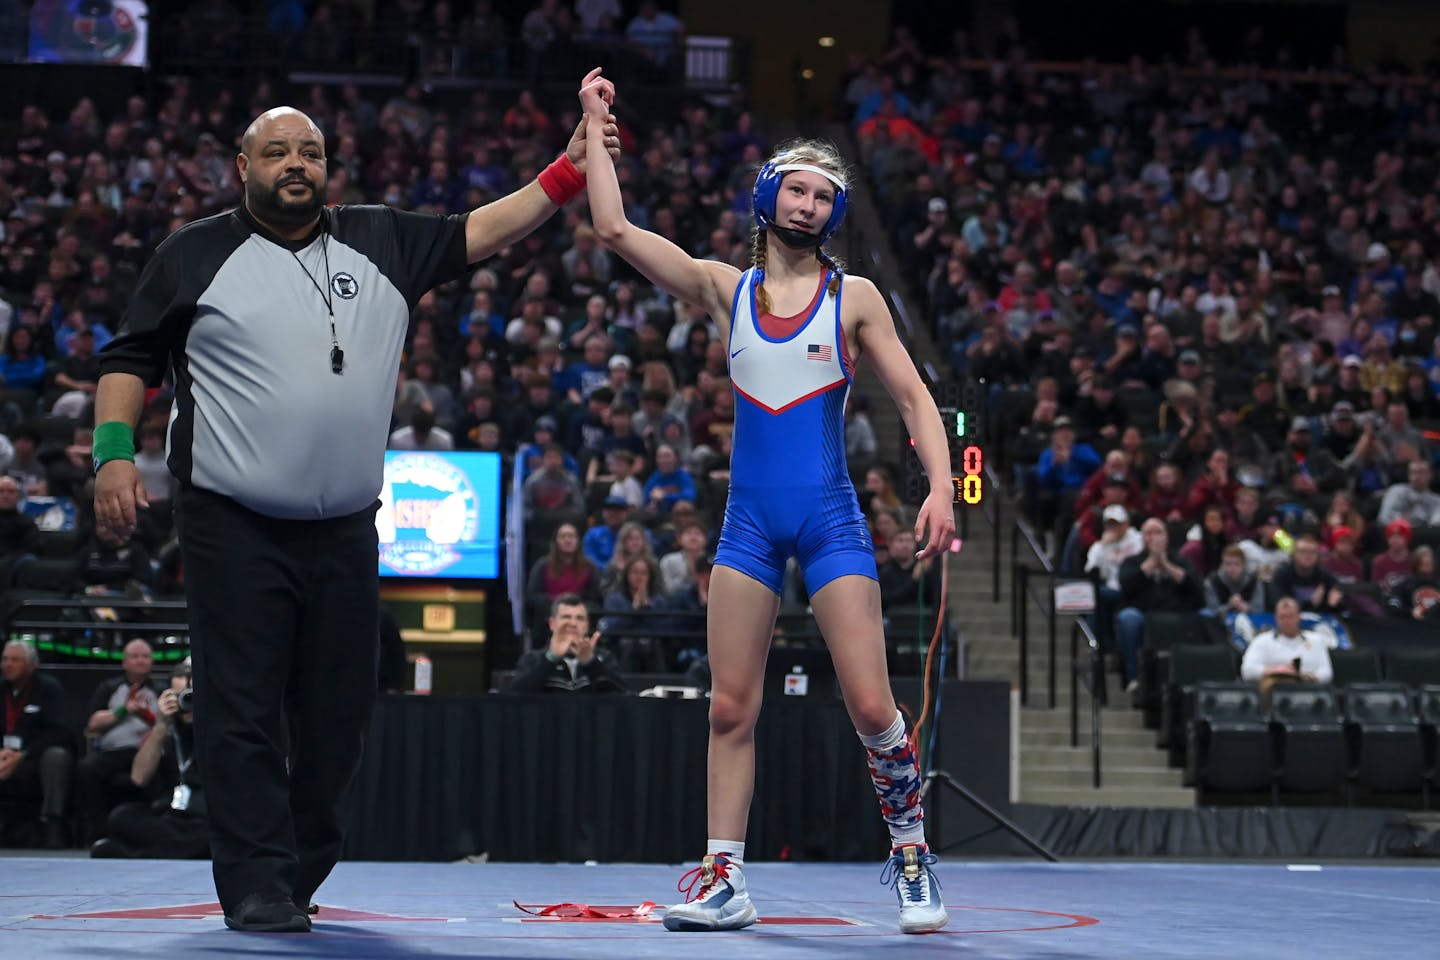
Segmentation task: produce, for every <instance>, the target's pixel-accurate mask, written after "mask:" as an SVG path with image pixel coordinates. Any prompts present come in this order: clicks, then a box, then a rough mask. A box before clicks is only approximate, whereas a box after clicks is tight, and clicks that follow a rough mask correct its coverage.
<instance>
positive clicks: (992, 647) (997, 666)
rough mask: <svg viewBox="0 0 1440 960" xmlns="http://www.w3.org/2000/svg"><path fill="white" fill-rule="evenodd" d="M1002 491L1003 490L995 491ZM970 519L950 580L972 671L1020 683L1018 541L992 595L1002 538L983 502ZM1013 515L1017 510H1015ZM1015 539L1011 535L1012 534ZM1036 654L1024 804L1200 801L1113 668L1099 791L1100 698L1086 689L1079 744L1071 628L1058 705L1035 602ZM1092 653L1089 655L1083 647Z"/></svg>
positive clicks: (1059, 652) (1031, 655) (1023, 725)
mask: <svg viewBox="0 0 1440 960" xmlns="http://www.w3.org/2000/svg"><path fill="white" fill-rule="evenodd" d="M994 493H995V494H996V495H1000V491H994ZM962 509H969V510H972V511H973V512H972V513H971V515H970V517H969V518H968V521H969V523H968V526H969V536H968V537H967V538H966V540H965V545H964V549H963V550H962V552H961V554H960V558H959V560H958V562H952V563H951V565H950V577H949V583H948V585H947V590H948V592H949V608H950V619H951V622H952V623H955V624H957V625H958V626H959V628H960V631H961V632H962V633H963V635H964V639H965V657H964V663H965V671H966V672H965V676H966V678H967V679H972V680H1007V681H1009V682H1011V683H1012V684H1014V685H1016V686H1017V687H1018V685H1019V677H1020V645H1019V641H1017V640H1015V639H1014V638H1013V637H1012V636H1011V635H1010V602H1011V595H1010V583H1009V580H1010V576H1009V566H1010V555H1009V552H1008V551H1009V543H1008V542H1002V543H1001V547H1002V551H1001V564H1002V568H1001V569H1002V575H1001V579H1000V601H999V602H998V603H996V602H993V601H992V599H991V598H992V592H991V591H992V585H991V584H992V581H991V557H992V553H991V550H992V546H993V541H992V538H993V537H995V536H997V534H996V532H995V531H994V530H992V529H991V527H990V524H989V523H988V522H987V521H986V519H985V517H984V515H983V514H982V513H981V512H980V510H979V509H978V508H975V507H969V508H962ZM1005 514H1006V516H1010V515H1012V514H1011V511H1010V510H1009V509H1008V504H1007V509H1006V511H1005ZM1005 540H1006V541H1008V540H1009V537H1008V536H1006V537H1005ZM1029 619H1030V641H1029V651H1028V657H1027V667H1028V669H1027V673H1028V696H1027V700H1028V702H1029V705H1028V706H1022V707H1021V708H1020V711H1019V714H1020V738H1019V750H1020V754H1019V758H1018V759H1019V768H1020V795H1019V797H1017V798H1016V799H1017V800H1018V801H1019V802H1021V803H1031V804H1048V805H1055V806H1079V807H1171V808H1174V807H1193V806H1194V804H1195V792H1194V791H1193V790H1191V789H1189V788H1186V787H1182V786H1181V783H1180V780H1181V771H1180V770H1178V769H1171V768H1170V767H1168V766H1167V765H1166V757H1165V752H1164V751H1163V750H1160V749H1158V748H1157V747H1156V745H1155V731H1153V730H1147V729H1145V727H1144V724H1143V720H1142V715H1141V713H1140V711H1139V710H1135V709H1132V708H1131V707H1130V705H1129V700H1128V698H1127V697H1126V696H1125V694H1124V691H1123V690H1122V689H1121V688H1120V683H1119V676H1118V675H1117V674H1116V673H1115V672H1114V671H1113V670H1110V671H1107V672H1106V681H1107V684H1108V687H1107V691H1106V692H1107V697H1108V701H1109V703H1110V704H1111V705H1110V706H1108V707H1102V708H1101V711H1100V714H1101V716H1100V756H1101V768H1100V772H1101V786H1100V788H1099V789H1096V788H1095V787H1093V786H1092V785H1091V784H1092V780H1091V774H1092V761H1091V749H1090V742H1091V741H1090V695H1089V693H1087V692H1086V691H1085V689H1084V687H1083V686H1082V687H1081V688H1080V691H1079V698H1080V699H1079V710H1080V712H1079V745H1078V746H1075V747H1072V746H1070V670H1071V662H1072V661H1071V659H1070V626H1071V622H1072V618H1070V617H1064V616H1062V617H1061V618H1060V619H1059V621H1058V622H1057V624H1056V631H1055V633H1056V651H1055V653H1056V656H1055V706H1054V707H1053V708H1052V707H1051V706H1050V697H1049V676H1050V658H1049V639H1048V634H1047V631H1046V626H1045V619H1044V617H1043V616H1042V615H1041V614H1040V613H1039V612H1038V610H1037V609H1036V608H1035V606H1034V603H1033V601H1031V607H1030V618H1029ZM1081 655H1082V656H1084V655H1085V653H1084V650H1083V648H1082V653H1081Z"/></svg>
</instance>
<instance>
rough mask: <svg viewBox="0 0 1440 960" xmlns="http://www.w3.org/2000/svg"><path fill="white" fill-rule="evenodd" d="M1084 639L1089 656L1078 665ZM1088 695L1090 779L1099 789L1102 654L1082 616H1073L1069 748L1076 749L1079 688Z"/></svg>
mask: <svg viewBox="0 0 1440 960" xmlns="http://www.w3.org/2000/svg"><path fill="white" fill-rule="evenodd" d="M1082 635H1083V636H1084V637H1085V642H1086V644H1087V645H1088V646H1089V649H1090V656H1089V658H1088V660H1087V662H1086V663H1085V664H1084V665H1083V666H1082V664H1081V662H1080V658H1079V652H1080V651H1079V644H1080V637H1081V636H1082ZM1082 686H1083V687H1084V688H1085V690H1086V692H1087V693H1089V694H1090V766H1091V773H1090V780H1091V783H1092V784H1093V785H1094V786H1095V788H1096V789H1097V790H1098V789H1099V788H1100V707H1101V706H1103V705H1104V703H1105V700H1106V697H1105V655H1104V654H1103V653H1102V652H1101V650H1100V641H1099V640H1097V639H1096V637H1095V631H1094V630H1092V629H1090V624H1089V623H1088V622H1087V621H1086V620H1085V618H1084V617H1076V618H1075V622H1074V623H1073V624H1071V626H1070V746H1072V747H1078V746H1080V687H1082Z"/></svg>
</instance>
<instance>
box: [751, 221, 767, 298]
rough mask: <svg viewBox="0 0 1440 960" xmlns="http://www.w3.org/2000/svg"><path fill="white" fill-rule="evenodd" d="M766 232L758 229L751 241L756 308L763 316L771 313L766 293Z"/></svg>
mask: <svg viewBox="0 0 1440 960" xmlns="http://www.w3.org/2000/svg"><path fill="white" fill-rule="evenodd" d="M765 234H766V231H765V230H763V229H759V228H757V229H756V231H755V238H754V239H753V240H751V241H750V262H751V263H753V264H754V265H755V308H756V310H758V311H759V313H760V314H761V315H762V316H763V315H765V314H767V313H769V312H770V295H769V294H768V293H766V292H765V252H766V248H767V246H768V243H767V241H766V239H765Z"/></svg>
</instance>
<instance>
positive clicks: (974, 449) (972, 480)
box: [903, 383, 989, 506]
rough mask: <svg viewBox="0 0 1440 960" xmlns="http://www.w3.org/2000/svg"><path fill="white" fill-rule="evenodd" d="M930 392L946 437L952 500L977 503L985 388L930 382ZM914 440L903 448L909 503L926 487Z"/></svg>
mask: <svg viewBox="0 0 1440 960" xmlns="http://www.w3.org/2000/svg"><path fill="white" fill-rule="evenodd" d="M930 393H931V395H932V396H933V397H934V398H935V405H936V406H937V407H938V408H939V410H940V419H941V421H942V422H943V423H944V426H945V433H946V437H947V439H948V441H949V444H950V468H951V470H952V476H951V478H950V479H951V482H952V483H953V484H954V485H955V502H956V503H960V504H966V505H968V506H976V505H978V504H980V503H982V502H983V501H984V499H985V494H986V492H987V488H988V486H989V485H988V484H987V483H986V480H985V447H984V428H985V420H984V417H985V409H984V408H985V391H984V387H983V386H982V385H980V384H976V383H966V384H958V383H941V384H932V385H931V387H930ZM914 448H915V441H914V440H913V439H909V438H907V440H906V444H905V449H904V477H903V481H904V484H905V487H906V494H907V496H908V498H909V499H910V500H911V501H912V502H919V501H920V500H923V499H924V498H925V493H926V491H927V490H928V489H929V486H928V481H927V479H926V477H925V471H924V468H923V467H922V465H921V463H920V458H919V457H918V456H917V455H916V453H915V449H914Z"/></svg>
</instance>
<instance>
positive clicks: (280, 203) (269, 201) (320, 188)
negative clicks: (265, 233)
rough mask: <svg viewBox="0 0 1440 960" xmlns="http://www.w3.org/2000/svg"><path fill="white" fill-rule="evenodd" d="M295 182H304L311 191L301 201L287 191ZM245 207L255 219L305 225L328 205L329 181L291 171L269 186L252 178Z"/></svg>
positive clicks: (276, 224)
mask: <svg viewBox="0 0 1440 960" xmlns="http://www.w3.org/2000/svg"><path fill="white" fill-rule="evenodd" d="M292 183H303V184H304V185H305V186H307V187H309V188H310V192H309V193H308V194H305V195H304V196H303V197H301V198H300V199H299V200H291V199H289V198H288V197H286V195H285V193H284V192H283V191H284V190H285V188H286V187H287V186H289V185H290V184H292ZM245 206H246V207H248V208H249V210H250V213H251V215H252V216H254V217H255V219H257V220H260V221H262V222H264V223H270V224H274V225H275V226H277V227H303V226H305V225H306V224H308V223H311V222H313V221H314V220H315V218H316V217H317V216H319V215H320V211H321V209H322V208H323V207H324V206H325V183H324V182H321V183H318V184H317V183H315V182H314V181H312V180H311V179H310V178H309V177H307V176H305V175H303V174H299V173H290V174H285V175H283V176H281V177H280V178H279V179H277V180H276V181H275V182H274V183H273V184H271V185H269V186H266V185H265V184H263V183H259V182H257V181H256V179H255V178H254V177H251V178H250V179H249V180H247V181H246V182H245Z"/></svg>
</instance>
